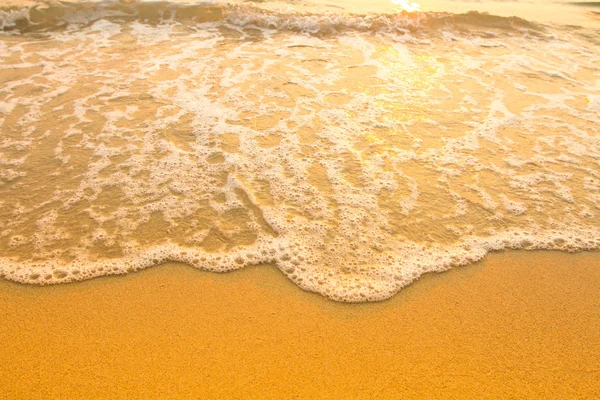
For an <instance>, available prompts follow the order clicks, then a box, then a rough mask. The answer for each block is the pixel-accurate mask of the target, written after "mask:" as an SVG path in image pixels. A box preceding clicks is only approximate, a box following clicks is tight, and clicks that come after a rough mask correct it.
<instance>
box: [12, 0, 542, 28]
mask: <svg viewBox="0 0 600 400" xmlns="http://www.w3.org/2000/svg"><path fill="white" fill-rule="evenodd" d="M100 19H109V20H111V19H112V20H136V21H143V22H146V23H151V24H157V23H166V22H169V21H171V22H173V21H178V22H183V23H196V24H202V23H209V22H226V23H229V24H232V25H235V26H241V27H246V26H256V27H260V28H269V29H277V30H290V31H296V32H308V33H313V34H317V33H318V34H328V33H334V32H340V31H343V30H355V31H375V32H376V31H387V32H402V31H407V30H408V31H411V30H419V29H421V30H423V29H439V28H442V27H448V26H454V27H464V28H471V29H472V28H474V27H479V28H488V29H501V30H530V31H531V32H534V33H535V32H540V31H542V30H543V29H542V27H541V26H540V25H538V24H535V23H533V22H529V21H527V20H524V19H521V18H518V17H499V16H494V15H489V14H486V13H478V12H469V13H465V14H452V13H443V12H439V13H436V12H413V13H408V12H399V13H390V14H369V15H353V14H348V13H340V14H335V13H324V14H310V13H298V12H276V11H267V10H264V9H260V8H257V7H253V6H247V5H231V4H214V3H194V4H185V3H172V2H150V3H148V2H131V1H127V0H114V1H100V2H78V3H71V2H40V3H39V4H38V5H35V6H32V7H29V8H20V9H19V8H14V7H13V8H5V9H4V10H2V9H0V28H2V29H3V30H5V31H6V30H17V31H20V32H27V31H43V30H53V29H64V28H67V27H69V26H85V25H87V24H91V23H93V22H95V21H98V20H100Z"/></svg>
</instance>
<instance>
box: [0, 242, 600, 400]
mask: <svg viewBox="0 0 600 400" xmlns="http://www.w3.org/2000/svg"><path fill="white" fill-rule="evenodd" d="M0 310H1V311H0V316H1V321H0V341H1V342H2V351H0V365H2V368H0V387H2V396H0V397H2V398H7V399H23V398H111V399H117V398H128V399H131V398H261V399H264V398H401V397H402V398H404V397H407V398H460V399H466V398H478V399H481V398H502V399H509V398H561V399H570V398H572V399H575V398H577V399H592V398H599V397H600V334H599V332H600V257H599V255H598V253H581V254H564V253H554V252H508V253H502V254H492V255H490V256H488V257H487V258H486V260H485V261H483V262H481V263H477V264H475V265H471V266H468V267H462V268H457V269H454V270H452V271H450V272H447V273H443V274H437V275H427V276H425V277H422V278H421V279H420V280H419V281H418V282H417V283H416V284H414V285H412V286H410V287H408V288H406V289H405V290H403V291H402V292H401V293H400V294H398V295H396V296H395V297H394V298H392V299H391V300H389V301H385V302H381V303H371V304H341V303H335V302H332V301H329V300H327V299H325V298H323V297H321V296H319V295H315V294H310V293H306V292H303V291H302V290H301V289H299V288H298V287H296V286H295V285H294V284H292V283H291V282H289V281H288V280H286V278H284V276H283V275H282V274H281V273H280V272H279V271H277V270H276V269H275V268H272V267H269V266H257V267H251V268H247V269H245V270H242V271H239V272H234V273H229V274H224V275H219V274H214V273H205V272H200V271H197V270H195V269H192V268H189V267H186V266H184V265H176V264H170V265H163V266H160V267H155V268H151V269H148V270H146V271H142V272H139V273H133V274H129V275H126V276H122V277H106V278H99V279H94V280H91V281H86V282H81V283H75V284H68V285H58V286H51V287H33V286H24V285H18V284H14V283H11V282H6V281H1V282H0Z"/></svg>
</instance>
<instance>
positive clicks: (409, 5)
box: [391, 0, 421, 12]
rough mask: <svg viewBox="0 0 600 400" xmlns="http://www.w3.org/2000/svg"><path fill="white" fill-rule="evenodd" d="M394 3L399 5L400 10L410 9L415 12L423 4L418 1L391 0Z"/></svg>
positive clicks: (409, 10)
mask: <svg viewBox="0 0 600 400" xmlns="http://www.w3.org/2000/svg"><path fill="white" fill-rule="evenodd" d="M391 1H392V3H394V5H395V6H396V7H398V9H399V11H408V12H413V11H418V10H419V9H420V8H421V6H420V5H419V4H417V3H413V2H411V1H409V0H391Z"/></svg>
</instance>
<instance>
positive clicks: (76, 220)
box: [0, 1, 600, 302]
mask: <svg viewBox="0 0 600 400" xmlns="http://www.w3.org/2000/svg"><path fill="white" fill-rule="evenodd" d="M2 13H3V14H2V17H1V18H2V24H3V27H4V30H5V32H2V33H0V222H1V224H0V276H1V277H3V278H6V279H10V280H13V281H18V282H22V283H28V284H41V285H44V284H54V283H65V282H72V281H77V280H83V279H89V278H92V277H96V276H102V275H110V274H123V273H128V272H130V271H137V270H140V269H143V268H148V267H151V266H154V265H158V264H160V263H163V262H166V261H169V260H171V261H180V262H185V263H187V264H190V265H193V266H195V267H196V268H199V269H203V270H210V271H217V272H224V271H230V270H233V269H238V268H243V267H244V266H246V265H251V264H262V263H270V264H274V265H276V266H277V268H279V269H280V270H281V271H282V273H284V274H285V275H286V276H287V277H288V278H289V279H290V280H292V281H293V282H295V283H296V284H297V285H299V286H300V287H302V288H304V289H306V290H311V291H315V292H318V293H321V294H323V295H325V296H329V297H330V298H333V299H336V300H340V301H350V302H356V301H368V300H381V299H385V298H388V297H390V296H391V295H393V294H394V293H396V292H397V291H398V290H400V289H401V288H402V287H404V286H406V285H408V284H409V283H411V282H412V281H414V280H415V279H417V278H418V277H419V276H421V275H423V274H424V273H427V272H435V271H443V270H445V269H448V268H451V267H453V266H458V265H464V264H468V263H471V262H474V261H476V260H479V259H481V258H482V257H484V256H485V255H486V254H487V253H488V252H490V251H499V250H502V249H507V248H511V249H552V250H562V251H581V250H593V249H598V248H600V172H599V171H598V166H599V165H600V164H599V163H600V139H599V138H600V124H599V123H598V122H599V121H598V115H600V86H599V83H600V67H599V66H600V54H599V53H598V48H597V45H596V44H595V43H594V38H595V37H597V34H596V33H595V31H593V30H586V29H584V28H575V27H571V28H569V27H564V29H563V28H561V29H554V28H552V27H550V28H544V27H539V26H537V25H535V24H532V23H530V22H527V21H525V20H522V19H518V18H501V17H495V16H490V15H486V14H478V13H468V14H459V15H453V14H447V13H441V14H435V13H397V14H369V15H352V14H344V15H342V14H340V15H336V14H298V13H291V12H288V13H285V12H280V13H279V12H274V11H266V10H263V9H260V8H257V7H249V6H239V5H214V4H199V5H182V4H175V3H166V2H163V3H131V2H124V1H122V2H118V1H112V2H97V3H76V4H72V3H47V4H40V5H38V6H36V7H32V8H27V9H11V10H8V9H4V10H3V11H2ZM22 32H26V33H25V34H21V33H22ZM29 32H32V33H29Z"/></svg>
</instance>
